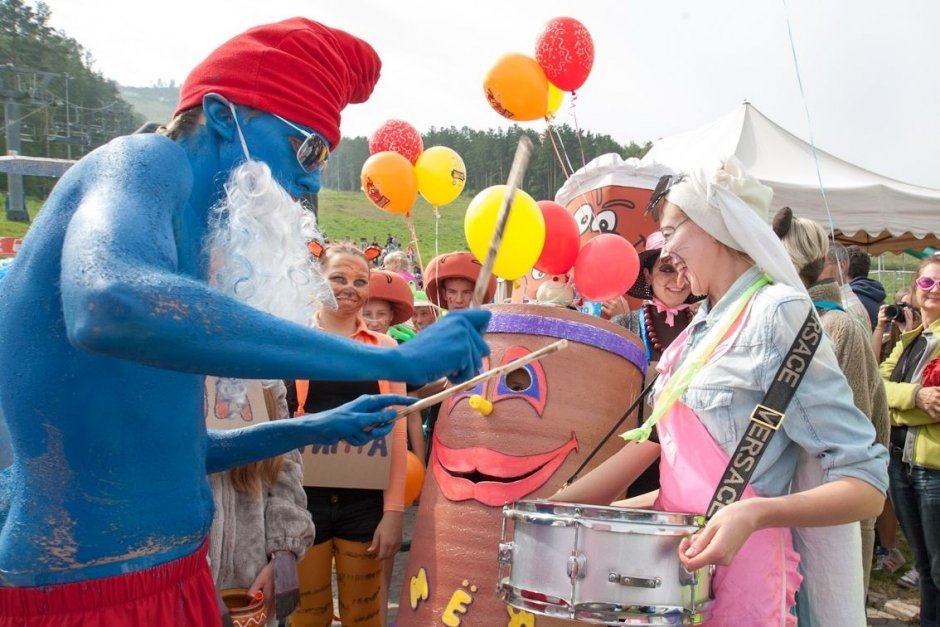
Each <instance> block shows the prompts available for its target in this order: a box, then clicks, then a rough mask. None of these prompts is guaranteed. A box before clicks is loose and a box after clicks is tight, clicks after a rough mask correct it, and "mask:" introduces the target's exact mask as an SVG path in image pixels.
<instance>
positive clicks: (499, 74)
mask: <svg viewBox="0 0 940 627" xmlns="http://www.w3.org/2000/svg"><path fill="white" fill-rule="evenodd" d="M483 93H484V94H485V95H486V99H487V101H488V102H489V103H490V106H491V107H493V109H495V110H496V112H497V113H499V114H500V115H501V116H503V117H505V118H509V119H510V120H515V121H517V122H527V121H530V120H540V119H542V118H544V117H545V116H546V115H548V79H547V78H545V71H544V70H543V69H542V67H541V66H540V65H539V64H538V61H536V60H535V59H533V58H532V57H527V56H526V55H524V54H519V53H518V52H510V53H508V54H504V55H503V56H501V57H500V58H499V60H497V61H496V65H494V66H493V67H492V68H490V71H489V72H487V73H486V77H484V79H483Z"/></svg>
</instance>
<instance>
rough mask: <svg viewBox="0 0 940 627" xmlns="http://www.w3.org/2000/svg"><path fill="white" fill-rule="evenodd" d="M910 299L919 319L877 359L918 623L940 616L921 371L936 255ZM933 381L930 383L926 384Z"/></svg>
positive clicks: (927, 411) (937, 348) (930, 433)
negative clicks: (914, 576)
mask: <svg viewBox="0 0 940 627" xmlns="http://www.w3.org/2000/svg"><path fill="white" fill-rule="evenodd" d="M915 275H916V278H915V279H914V296H913V304H914V306H915V307H918V308H919V309H920V313H921V318H922V320H923V323H922V324H921V325H920V326H918V327H916V328H915V329H913V330H911V331H907V332H906V333H902V334H901V339H900V341H899V342H898V343H897V344H896V345H895V347H894V350H893V351H891V355H889V356H888V358H887V359H885V361H884V362H883V363H882V364H881V376H882V378H883V379H884V381H885V390H886V391H887V393H888V408H889V409H890V411H891V423H892V425H894V426H896V427H906V429H894V430H892V434H891V435H892V442H891V453H892V454H891V463H890V465H889V473H890V476H891V502H892V504H893V505H894V510H895V512H896V513H897V516H898V521H899V522H900V523H901V529H902V530H903V531H904V536H905V537H906V538H907V540H908V542H909V543H910V546H911V552H912V553H913V554H914V567H915V568H916V569H917V572H918V574H919V575H920V624H921V625H930V626H932V627H933V626H936V625H937V624H938V621H940V387H937V386H936V382H933V381H929V382H928V380H927V378H925V376H924V371H925V366H926V365H927V364H928V363H929V362H930V361H931V360H932V359H936V358H937V357H938V356H940V341H938V335H940V283H938V281H940V255H936V254H935V255H932V256H930V257H928V258H927V259H925V260H924V261H923V262H922V263H921V265H920V267H919V268H918V269H917V272H916V273H915ZM930 384H933V385H930Z"/></svg>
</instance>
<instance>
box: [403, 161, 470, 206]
mask: <svg viewBox="0 0 940 627" xmlns="http://www.w3.org/2000/svg"><path fill="white" fill-rule="evenodd" d="M415 174H417V175H418V192H420V193H421V195H422V196H424V199H425V200H426V201H428V202H429V203H431V205H433V206H435V207H443V206H444V205H449V204H450V203H452V202H454V199H455V198H457V196H460V192H462V191H463V186H464V184H466V182H467V166H465V165H464V163H463V159H461V158H460V155H458V154H457V153H456V152H455V151H453V150H451V149H450V148H448V147H447V146H432V147H431V148H428V149H427V150H425V151H424V152H422V153H421V154H420V155H419V156H418V160H417V161H416V162H415Z"/></svg>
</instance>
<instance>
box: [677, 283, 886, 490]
mask: <svg viewBox="0 0 940 627" xmlns="http://www.w3.org/2000/svg"><path fill="white" fill-rule="evenodd" d="M760 275H761V272H760V270H759V269H758V268H757V267H756V266H754V267H752V268H750V269H749V270H748V271H746V272H745V273H744V274H743V275H741V276H740V277H739V278H738V280H737V281H735V283H734V284H733V285H732V286H731V288H730V289H729V290H728V293H727V294H725V296H724V297H722V298H721V300H719V301H718V302H717V303H716V304H715V305H714V306H713V307H709V306H708V304H707V303H703V304H702V307H701V308H700V310H699V312H698V314H697V315H696V317H695V318H694V319H693V320H692V322H691V324H690V330H689V336H688V340H687V343H686V347H685V349H684V351H683V355H682V357H681V358H680V363H679V364H676V366H675V367H676V368H678V366H679V365H680V364H681V360H685V359H688V357H689V355H691V354H692V353H694V350H695V348H696V347H697V345H698V344H699V343H700V342H701V341H702V340H703V338H704V337H705V336H706V335H707V334H708V331H709V330H710V329H711V328H713V327H714V326H715V325H716V324H719V320H720V319H721V318H722V316H725V315H729V309H731V308H732V305H733V303H734V302H735V301H737V299H738V298H739V297H740V296H741V294H742V293H743V292H744V291H745V290H746V289H747V288H748V287H749V286H750V285H751V284H752V283H753V282H754V281H755V280H756V279H757V278H758V277H760ZM811 308H812V303H811V301H810V300H809V297H808V296H807V295H806V294H805V293H800V292H797V291H796V290H794V289H792V288H790V287H788V286H786V285H777V284H775V285H767V286H764V287H763V288H761V289H760V290H759V291H758V292H757V293H756V294H755V295H754V297H753V299H752V301H751V304H750V306H749V308H746V309H745V313H744V314H743V315H744V316H746V318H745V319H744V321H743V323H742V326H741V328H740V331H739V333H738V335H737V337H736V338H735V339H734V341H733V343H732V344H731V346H730V347H727V346H719V348H718V349H717V350H716V356H715V357H714V358H712V359H711V360H710V361H709V362H708V363H706V364H705V366H704V367H703V368H702V369H701V370H700V371H699V372H698V374H696V375H695V377H694V378H693V379H692V382H691V384H690V385H689V387H688V388H687V389H686V391H685V393H684V394H683V395H682V397H681V400H682V402H683V403H685V404H686V405H687V406H689V407H690V408H691V409H692V410H693V411H694V412H695V413H696V414H697V415H698V417H699V419H700V420H701V421H702V423H703V425H704V426H705V428H706V429H707V430H708V432H709V433H710V434H711V436H712V437H713V438H714V439H715V441H716V442H717V443H718V444H719V446H721V448H722V449H724V451H725V452H726V453H727V454H728V455H729V457H730V456H731V455H732V454H733V452H734V449H735V447H736V446H737V444H738V441H739V440H740V439H741V436H742V434H743V433H744V430H745V428H746V427H747V423H748V420H749V417H750V414H751V411H752V410H753V409H754V406H755V405H757V404H758V403H759V402H761V400H762V399H763V398H764V394H765V393H766V391H767V389H768V388H769V387H770V383H771V381H772V380H773V377H774V375H775V374H776V373H777V368H778V367H779V366H780V364H781V362H782V361H783V357H784V355H785V354H786V352H787V349H789V347H790V344H791V343H792V342H793V339H794V338H795V337H796V333H797V331H798V330H799V328H800V325H801V324H802V323H803V321H804V320H805V318H806V314H807V313H808V312H809V311H810V309H811ZM722 344H725V342H723V343H722ZM725 349H727V351H726V352H724V353H721V351H723V350H725ZM665 419H666V420H668V417H667V418H665ZM801 449H803V450H805V451H806V452H807V454H809V455H811V456H813V457H816V458H817V459H818V460H819V462H820V464H821V467H822V476H821V478H820V480H821V482H822V483H826V482H829V481H832V480H834V479H838V478H840V477H855V478H857V479H861V480H863V481H866V482H868V483H870V484H871V485H873V486H875V487H876V488H877V489H879V490H881V491H882V492H885V491H886V489H887V487H888V475H887V464H888V452H887V449H885V447H884V446H882V445H881V444H877V443H876V442H875V431H874V428H873V427H872V424H871V422H870V421H869V420H868V418H866V417H865V415H864V414H863V413H862V412H860V411H859V410H858V408H856V407H855V405H854V403H853V401H852V391H851V389H850V388H849V386H848V383H847V382H846V380H845V376H844V375H843V374H842V371H841V370H840V368H839V364H838V362H837V361H836V357H835V353H834V352H833V349H832V344H831V343H830V341H829V339H828V338H827V337H823V339H822V342H821V344H820V346H819V349H818V351H817V352H816V355H815V357H814V358H813V360H812V362H811V363H810V366H809V369H808V370H807V373H806V375H805V376H804V378H803V380H802V382H801V383H800V385H799V388H798V389H797V391H796V394H795V396H794V397H793V400H792V401H791V402H790V405H789V407H788V408H787V410H786V417H785V419H784V420H783V428H782V429H781V430H780V431H779V432H778V433H777V434H776V435H774V437H773V439H772V440H771V441H770V444H769V445H768V446H767V449H766V451H765V453H764V456H763V458H762V459H761V461H760V463H759V464H758V466H757V469H756V470H755V472H754V476H753V480H752V484H753V486H754V489H755V490H756V491H757V493H758V494H760V495H762V496H779V495H782V494H786V493H788V492H789V489H790V482H791V479H792V477H793V475H794V471H795V470H796V466H797V461H798V459H799V456H800V451H801Z"/></svg>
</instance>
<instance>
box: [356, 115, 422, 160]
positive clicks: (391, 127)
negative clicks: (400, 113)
mask: <svg viewBox="0 0 940 627" xmlns="http://www.w3.org/2000/svg"><path fill="white" fill-rule="evenodd" d="M386 150H391V151H392V152H397V153H398V154H400V155H401V156H403V157H404V158H405V159H407V160H408V161H410V162H411V165H414V164H415V162H416V161H417V160H418V157H419V156H420V155H421V153H422V152H424V142H423V141H421V134H420V133H418V131H417V130H416V129H415V127H413V126H412V125H411V124H408V123H407V122H405V121H404V120H389V121H388V122H386V123H385V124H383V125H382V126H380V127H379V128H378V130H377V131H375V132H374V133H372V137H370V138H369V154H370V155H374V154H375V153H377V152H384V151H386Z"/></svg>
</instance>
